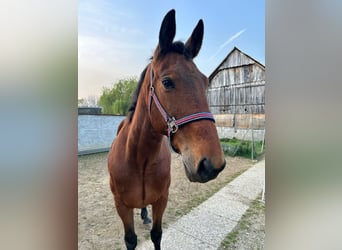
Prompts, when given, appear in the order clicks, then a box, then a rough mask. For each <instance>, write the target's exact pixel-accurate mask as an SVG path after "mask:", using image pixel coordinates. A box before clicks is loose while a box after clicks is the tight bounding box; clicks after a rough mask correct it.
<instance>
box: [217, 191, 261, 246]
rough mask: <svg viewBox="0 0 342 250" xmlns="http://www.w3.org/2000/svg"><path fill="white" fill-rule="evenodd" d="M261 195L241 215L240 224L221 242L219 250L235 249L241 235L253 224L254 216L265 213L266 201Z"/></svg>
mask: <svg viewBox="0 0 342 250" xmlns="http://www.w3.org/2000/svg"><path fill="white" fill-rule="evenodd" d="M260 198H261V195H259V197H258V198H256V199H255V200H254V201H252V202H251V204H250V207H249V208H248V209H247V211H246V212H245V213H244V215H243V216H242V217H241V219H240V221H239V223H238V225H237V226H236V227H235V228H234V230H233V231H232V232H230V233H229V234H228V235H227V236H226V238H225V239H224V240H223V241H222V242H221V246H220V247H219V250H222V249H235V248H234V245H235V244H236V243H237V242H238V239H239V235H240V234H242V233H243V232H246V231H248V229H249V227H250V226H251V225H252V223H253V220H252V217H253V216H258V214H259V213H265V203H264V202H262V201H261V200H260Z"/></svg>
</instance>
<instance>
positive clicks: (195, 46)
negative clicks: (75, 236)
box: [185, 19, 204, 58]
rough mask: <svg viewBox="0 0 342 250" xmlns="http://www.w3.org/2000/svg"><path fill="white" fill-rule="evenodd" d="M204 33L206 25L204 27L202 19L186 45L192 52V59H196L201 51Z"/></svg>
mask: <svg viewBox="0 0 342 250" xmlns="http://www.w3.org/2000/svg"><path fill="white" fill-rule="evenodd" d="M203 33H204V25H203V20H202V19H201V20H199V22H198V23H197V25H196V27H195V29H194V31H193V32H192V34H191V36H190V38H189V39H188V40H187V41H186V43H185V47H186V48H187V49H188V50H189V51H190V53H191V55H192V58H195V57H196V56H197V55H198V52H199V51H200V49H201V46H202V40H203Z"/></svg>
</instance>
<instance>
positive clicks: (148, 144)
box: [128, 71, 163, 157]
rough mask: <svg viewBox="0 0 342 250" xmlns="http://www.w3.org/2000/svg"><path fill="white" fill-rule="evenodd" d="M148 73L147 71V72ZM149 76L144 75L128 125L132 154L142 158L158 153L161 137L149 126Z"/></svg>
mask: <svg viewBox="0 0 342 250" xmlns="http://www.w3.org/2000/svg"><path fill="white" fill-rule="evenodd" d="M147 72H149V71H147ZM148 103H149V74H147V73H146V76H145V79H144V82H143V85H142V86H141V90H140V93H139V97H138V101H137V105H136V110H135V111H134V115H133V117H132V121H131V124H130V133H129V134H128V143H129V144H130V145H129V146H130V148H132V149H133V152H134V151H135V150H136V153H137V154H141V155H142V157H144V156H146V157H147V156H149V157H150V156H151V155H152V154H153V153H156V154H157V153H158V152H159V148H160V145H161V142H162V140H163V135H161V134H160V133H158V132H156V131H155V130H154V128H153V126H152V124H151V121H150V115H149V107H148Z"/></svg>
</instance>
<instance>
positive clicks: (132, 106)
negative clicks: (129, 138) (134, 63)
mask: <svg viewBox="0 0 342 250" xmlns="http://www.w3.org/2000/svg"><path fill="white" fill-rule="evenodd" d="M147 68H148V65H147V66H146V67H145V69H144V70H143V72H142V73H141V74H140V79H139V82H138V85H137V87H136V89H135V91H134V94H133V97H132V101H131V104H130V105H129V108H128V113H127V117H128V120H129V122H131V121H132V118H133V114H134V111H135V108H136V107H137V102H138V97H139V93H140V89H141V86H142V84H143V82H144V79H145V75H146V71H147Z"/></svg>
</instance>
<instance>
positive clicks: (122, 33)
mask: <svg viewBox="0 0 342 250" xmlns="http://www.w3.org/2000/svg"><path fill="white" fill-rule="evenodd" d="M78 8H79V9H78V44H79V45H78V47H79V49H78V62H79V66H78V71H79V73H78V78H79V80H78V97H79V98H86V97H88V96H100V95H101V92H102V88H103V87H111V86H112V85H113V83H114V82H115V81H117V80H119V79H122V78H127V77H132V76H133V77H134V76H139V75H140V73H141V71H142V70H143V69H144V68H145V66H146V65H147V63H148V61H149V58H150V57H151V55H152V53H153V51H154V49H155V47H156V45H157V43H158V35H159V29H160V25H161V21H162V19H163V17H164V16H165V14H166V13H167V12H168V11H169V10H170V9H175V10H176V37H175V40H181V41H186V40H187V39H188V37H189V36H190V34H191V32H192V31H193V29H194V27H195V26H196V24H197V22H198V21H199V19H201V18H202V19H203V21H204V39H203V44H202V49H201V51H200V53H199V55H198V56H197V57H196V58H195V62H196V64H197V66H198V68H199V69H200V70H201V71H202V72H203V73H204V74H206V75H207V76H209V75H210V74H211V73H212V71H213V70H214V69H215V68H216V67H217V66H218V64H219V63H221V62H222V60H223V59H224V58H225V57H226V56H227V54H228V53H229V52H230V51H231V50H232V49H233V47H234V46H236V47H238V48H239V49H241V50H242V51H243V52H245V53H247V54H248V55H250V56H252V57H253V58H255V59H256V60H258V61H259V62H261V63H263V64H265V2H264V0H249V1H247V0H245V1H244V0H240V1H238V0H236V1H230V0H217V1H215V0H214V1H204V0H191V1H184V0H173V1H160V0H159V1H156V0H151V1H137V0H134V1H133V0H131V1H124V0H115V1H113V0H112V1H109V0H98V1H94V0H93V1H90V0H79V7H78Z"/></svg>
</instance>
